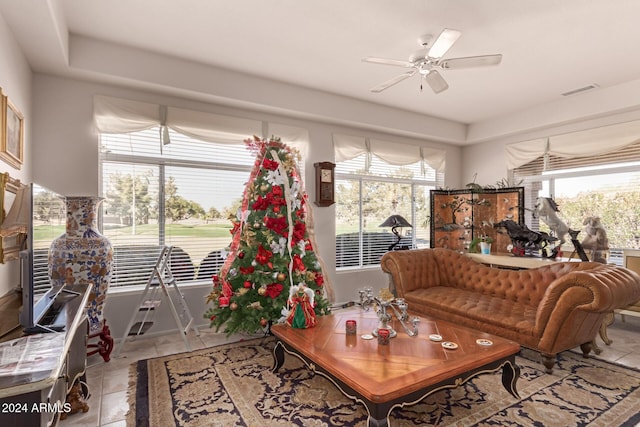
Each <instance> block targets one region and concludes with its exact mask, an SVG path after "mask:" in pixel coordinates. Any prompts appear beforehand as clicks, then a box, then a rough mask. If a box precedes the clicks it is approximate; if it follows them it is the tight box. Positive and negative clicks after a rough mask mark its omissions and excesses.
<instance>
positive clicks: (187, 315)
mask: <svg viewBox="0 0 640 427" xmlns="http://www.w3.org/2000/svg"><path fill="white" fill-rule="evenodd" d="M172 250H173V246H164V247H163V248H162V250H161V251H160V255H159V256H158V259H157V260H156V264H155V266H154V267H153V270H152V272H151V275H150V276H149V279H148V280H147V285H146V286H145V288H144V292H142V296H141V298H140V303H139V304H138V306H137V307H136V308H135V310H134V312H133V314H132V316H131V320H129V325H128V326H127V329H126V330H125V332H124V336H123V337H122V340H121V341H120V346H119V347H118V351H116V354H115V357H118V356H119V355H120V351H121V350H122V347H124V344H125V342H126V340H127V338H128V337H130V336H139V335H143V334H144V333H145V332H146V331H147V330H148V329H149V328H150V327H151V326H152V325H153V316H154V315H155V312H156V310H157V309H158V308H159V307H160V305H161V303H162V300H163V299H164V300H165V302H166V303H167V304H168V305H169V308H170V309H171V314H172V315H173V318H174V319H175V321H176V325H177V326H178V331H179V332H180V335H181V336H182V340H183V341H184V345H185V347H186V348H187V351H191V345H190V344H189V340H188V339H187V333H188V332H189V329H193V330H194V331H195V333H196V336H200V331H198V328H197V326H195V325H194V324H193V316H192V315H191V312H190V311H189V307H188V306H187V302H186V301H185V299H184V295H183V294H182V292H181V291H180V288H178V285H177V282H176V279H175V277H173V274H172V273H171V268H170V263H171V251H172ZM170 287H173V292H170V289H169V288H170ZM159 293H160V294H159ZM172 293H173V294H174V295H173V298H172V296H171V294H172ZM174 299H176V301H174ZM176 304H177V305H178V306H179V308H180V313H178V310H177V309H176ZM140 316H142V319H140ZM138 319H139V320H138ZM136 320H138V321H137V322H136Z"/></svg>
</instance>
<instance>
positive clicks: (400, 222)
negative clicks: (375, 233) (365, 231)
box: [380, 215, 413, 228]
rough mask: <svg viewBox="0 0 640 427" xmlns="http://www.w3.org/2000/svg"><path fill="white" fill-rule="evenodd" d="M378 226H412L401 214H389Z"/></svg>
mask: <svg viewBox="0 0 640 427" xmlns="http://www.w3.org/2000/svg"><path fill="white" fill-rule="evenodd" d="M380 227H411V228H413V226H412V225H411V224H410V223H409V221H407V220H406V219H404V217H403V216H402V215H391V216H390V217H389V218H387V219H385V220H384V222H383V223H382V224H380Z"/></svg>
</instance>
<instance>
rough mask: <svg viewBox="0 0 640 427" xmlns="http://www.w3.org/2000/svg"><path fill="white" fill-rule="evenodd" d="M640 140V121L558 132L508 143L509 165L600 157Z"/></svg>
mask: <svg viewBox="0 0 640 427" xmlns="http://www.w3.org/2000/svg"><path fill="white" fill-rule="evenodd" d="M639 139H640V120H636V121H632V122H626V123H620V124H616V125H610V126H602V127H599V128H595V129H588V130H584V131H579V132H571V133H565V134H562V135H554V136H550V137H548V138H538V139H533V140H530V141H523V142H517V143H514V144H509V145H507V146H505V153H506V157H507V168H508V169H515V168H517V167H520V166H522V165H525V164H527V163H529V162H531V161H533V160H535V159H537V158H539V157H541V156H545V155H553V156H558V157H564V158H573V157H586V156H597V155H600V154H603V153H607V152H610V151H614V150H618V149H620V148H623V147H626V146H628V145H631V144H633V143H635V142H637V141H638V140H639Z"/></svg>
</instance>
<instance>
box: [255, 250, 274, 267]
mask: <svg viewBox="0 0 640 427" xmlns="http://www.w3.org/2000/svg"><path fill="white" fill-rule="evenodd" d="M272 256H273V252H271V251H270V250H267V249H265V248H264V246H262V245H260V246H258V255H256V261H257V262H259V263H260V264H262V265H265V264H266V263H268V262H269V260H270V259H271V257H272Z"/></svg>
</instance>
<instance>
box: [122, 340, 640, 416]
mask: <svg viewBox="0 0 640 427" xmlns="http://www.w3.org/2000/svg"><path fill="white" fill-rule="evenodd" d="M273 345H274V340H273V338H271V337H269V338H264V339H253V340H250V341H244V342H239V343H234V344H227V345H223V346H218V347H211V348H207V349H203V350H197V351H194V352H191V353H182V354H176V355H172V356H165V357H159V358H155V359H148V360H141V361H138V362H137V363H135V364H132V365H131V370H130V387H129V405H130V411H129V414H128V418H127V425H129V426H136V427H138V426H153V427H156V426H157V427H160V426H162V427H165V426H169V425H174V422H175V425H176V426H188V427H195V426H207V427H209V426H224V427H228V426H252V427H253V426H255V427H263V426H305V427H307V426H318V427H320V426H366V421H367V413H366V410H365V408H364V406H363V405H360V404H356V403H354V402H353V401H351V400H350V399H348V398H346V397H345V396H344V395H343V394H342V393H341V392H340V391H339V390H338V389H337V388H336V387H335V386H334V385H333V384H332V383H330V382H329V381H328V380H327V379H325V378H324V377H323V376H321V375H313V374H312V373H311V372H310V371H309V370H308V369H306V368H305V367H304V366H303V364H302V362H300V361H299V360H298V358H296V357H293V356H290V355H287V356H286V357H285V364H284V366H283V367H282V368H280V370H279V371H278V373H275V374H274V373H272V372H271V367H272V365H273V356H272V349H273ZM517 363H518V365H519V366H520V368H521V375H520V379H519V380H518V385H517V386H518V391H519V393H520V396H521V398H522V399H521V400H518V399H515V398H514V397H513V396H511V395H510V394H509V393H507V391H506V390H505V389H504V388H503V387H502V383H501V379H500V374H499V373H496V374H485V375H481V376H478V377H476V378H474V379H473V380H472V381H469V382H467V383H465V384H464V385H463V386H461V387H458V388H456V389H453V390H445V391H440V392H437V393H435V394H433V395H431V396H429V397H427V398H426V399H425V400H424V401H422V402H420V403H418V404H416V405H413V406H410V407H407V408H398V409H394V410H393V411H392V413H391V417H390V423H391V424H390V425H391V426H392V427H400V426H428V425H437V426H464V427H469V426H532V427H533V426H535V427H540V426H562V427H565V426H590V427H593V426H603V427H612V426H624V427H627V426H635V425H636V424H637V423H639V422H640V414H639V413H638V412H639V411H640V371H637V370H634V369H629V368H624V367H621V366H618V365H614V364H611V363H607V362H603V361H599V360H597V359H583V358H582V356H581V355H580V354H576V353H573V352H564V353H562V354H561V355H560V357H559V361H558V365H557V366H556V367H555V368H554V373H553V374H552V375H549V374H545V373H544V371H543V367H542V364H541V363H540V362H539V361H538V360H537V354H536V353H534V352H532V351H530V350H523V351H522V352H521V353H520V354H519V355H518V356H517Z"/></svg>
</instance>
